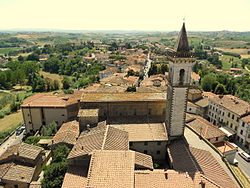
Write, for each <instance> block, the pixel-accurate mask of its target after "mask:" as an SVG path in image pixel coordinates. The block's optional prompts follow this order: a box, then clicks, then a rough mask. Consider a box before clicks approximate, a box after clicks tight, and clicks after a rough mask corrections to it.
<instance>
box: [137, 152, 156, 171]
mask: <svg viewBox="0 0 250 188" xmlns="http://www.w3.org/2000/svg"><path fill="white" fill-rule="evenodd" d="M135 164H136V165H138V166H140V167H143V168H148V169H151V170H153V169H154V167H153V160H152V157H151V156H150V155H146V154H143V153H140V152H135Z"/></svg>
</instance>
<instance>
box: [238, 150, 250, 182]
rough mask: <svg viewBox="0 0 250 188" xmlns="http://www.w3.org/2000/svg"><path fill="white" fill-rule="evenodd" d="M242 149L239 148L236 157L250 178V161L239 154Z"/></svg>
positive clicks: (240, 166)
mask: <svg viewBox="0 0 250 188" xmlns="http://www.w3.org/2000/svg"><path fill="white" fill-rule="evenodd" d="M242 151H243V150H242V149H240V148H238V152H237V154H236V159H237V160H238V161H239V165H238V167H239V168H240V169H241V170H242V171H243V172H244V173H245V175H246V176H247V178H248V179H249V180H250V162H247V161H246V160H244V159H243V158H242V157H241V156H240V155H239V152H242Z"/></svg>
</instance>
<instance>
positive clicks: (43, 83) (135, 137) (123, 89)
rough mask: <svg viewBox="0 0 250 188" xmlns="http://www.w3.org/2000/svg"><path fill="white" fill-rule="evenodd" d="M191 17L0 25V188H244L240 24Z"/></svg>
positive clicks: (248, 63)
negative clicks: (165, 25)
mask: <svg viewBox="0 0 250 188" xmlns="http://www.w3.org/2000/svg"><path fill="white" fill-rule="evenodd" d="M73 1H75V0H73ZM5 3H7V2H5ZM7 4H8V3H7ZM7 4H4V3H3V4H2V5H3V6H6V7H7ZM52 4H53V3H52ZM0 5H1V2H0ZM85 8H86V7H85ZM97 10H99V9H97ZM97 10H96V11H97ZM0 11H1V8H0ZM86 11H87V10H86ZM93 11H94V10H93ZM71 13H73V12H71ZM0 17H1V13H0ZM11 19H12V18H10V21H11ZM38 22H39V20H38ZM191 22H192V20H189V21H188V22H187V21H185V19H184V20H183V22H180V21H179V23H178V25H179V27H180V28H181V29H180V31H154V29H152V30H146V31H137V30H125V31H124V30H122V29H121V30H120V29H119V30H96V31H95V30H93V31H92V30H88V29H86V30H70V29H69V30H68V29H65V30H59V29H58V30H52V31H50V30H47V29H44V30H39V29H37V30H36V29H35V30H32V29H9V28H8V29H1V27H0V188H249V187H250V32H243V31H227V30H223V31H189V30H187V29H188V28H189V23H190V24H191ZM23 23H26V22H23ZM34 23H35V22H34ZM31 28H32V27H31ZM186 28H187V29H186ZM201 30H202V29H201Z"/></svg>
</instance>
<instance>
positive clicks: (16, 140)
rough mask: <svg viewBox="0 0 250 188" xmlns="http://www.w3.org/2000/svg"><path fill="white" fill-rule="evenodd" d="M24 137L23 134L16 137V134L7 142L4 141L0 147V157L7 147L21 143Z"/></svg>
mask: <svg viewBox="0 0 250 188" xmlns="http://www.w3.org/2000/svg"><path fill="white" fill-rule="evenodd" d="M23 137H24V132H22V134H20V135H19V136H16V133H14V134H13V135H11V136H10V137H9V139H8V140H6V141H5V142H4V143H3V144H2V145H1V146H0V156H1V155H2V154H3V153H4V152H5V151H6V150H7V148H8V147H10V146H13V145H15V144H18V143H21V142H22V139H23Z"/></svg>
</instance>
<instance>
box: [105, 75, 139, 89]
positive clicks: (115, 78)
mask: <svg viewBox="0 0 250 188" xmlns="http://www.w3.org/2000/svg"><path fill="white" fill-rule="evenodd" d="M138 80H139V77H137V76H129V77H127V76H126V74H125V73H115V74H113V75H111V76H108V77H106V78H103V79H101V80H100V83H101V84H111V85H118V86H119V85H135V84H136V82H137V81H138Z"/></svg>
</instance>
